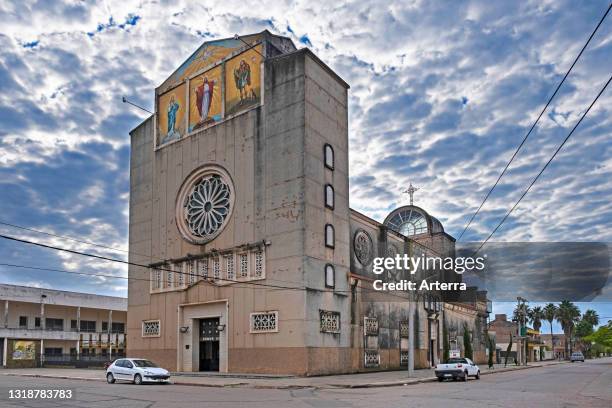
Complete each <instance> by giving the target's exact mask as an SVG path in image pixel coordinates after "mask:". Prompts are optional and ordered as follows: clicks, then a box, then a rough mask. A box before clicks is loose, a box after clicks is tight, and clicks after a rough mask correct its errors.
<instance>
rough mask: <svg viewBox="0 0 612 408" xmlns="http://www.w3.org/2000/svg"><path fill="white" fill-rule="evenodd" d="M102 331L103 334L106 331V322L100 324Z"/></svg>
mask: <svg viewBox="0 0 612 408" xmlns="http://www.w3.org/2000/svg"><path fill="white" fill-rule="evenodd" d="M102 331H103V332H107V331H108V322H102Z"/></svg>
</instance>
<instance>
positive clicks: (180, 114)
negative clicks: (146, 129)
mask: <svg viewBox="0 0 612 408" xmlns="http://www.w3.org/2000/svg"><path fill="white" fill-rule="evenodd" d="M185 88H186V85H185V83H182V84H181V85H179V86H177V87H176V88H174V89H172V90H170V91H168V92H166V93H165V94H163V95H161V96H160V97H159V105H158V112H157V130H158V132H157V134H158V139H159V143H158V144H164V143H168V142H170V141H172V140H177V139H180V138H181V137H183V135H184V134H185V114H186V112H187V103H186V102H185Z"/></svg>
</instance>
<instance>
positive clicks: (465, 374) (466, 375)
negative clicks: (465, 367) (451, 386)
mask: <svg viewBox="0 0 612 408" xmlns="http://www.w3.org/2000/svg"><path fill="white" fill-rule="evenodd" d="M461 380H462V381H464V382H465V381H467V380H468V372H467V371H466V372H465V373H463V378H462V379H461Z"/></svg>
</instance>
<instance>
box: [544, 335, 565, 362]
mask: <svg viewBox="0 0 612 408" xmlns="http://www.w3.org/2000/svg"><path fill="white" fill-rule="evenodd" d="M540 338H541V339H542V341H543V342H544V345H545V346H546V350H549V351H550V352H551V355H550V357H549V358H551V359H555V360H559V359H560V360H563V359H565V334H563V333H561V334H558V333H553V334H541V335H540Z"/></svg>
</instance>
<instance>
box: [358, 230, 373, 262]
mask: <svg viewBox="0 0 612 408" xmlns="http://www.w3.org/2000/svg"><path fill="white" fill-rule="evenodd" d="M353 248H354V250H355V256H356V257H357V260H358V261H359V263H360V264H362V265H364V266H366V265H368V264H369V263H370V262H371V261H372V257H373V255H374V247H373V244H372V238H370V235H369V234H368V233H367V232H365V231H364V230H362V229H360V230H357V232H356V233H355V237H354V238H353Z"/></svg>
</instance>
